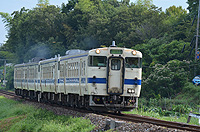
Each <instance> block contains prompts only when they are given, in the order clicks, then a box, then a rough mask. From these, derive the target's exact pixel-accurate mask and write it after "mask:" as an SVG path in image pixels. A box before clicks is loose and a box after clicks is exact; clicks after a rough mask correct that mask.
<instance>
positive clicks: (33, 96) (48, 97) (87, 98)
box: [15, 89, 138, 112]
mask: <svg viewBox="0 0 200 132" xmlns="http://www.w3.org/2000/svg"><path fill="white" fill-rule="evenodd" d="M15 94H16V95H18V96H22V97H23V98H28V99H30V100H34V101H38V102H43V103H53V104H59V105H64V106H69V107H72V108H85V109H88V110H94V111H114V112H120V111H129V110H132V109H134V108H137V104H138V98H135V97H123V96H117V95H110V96H96V95H84V96H79V95H78V94H64V93H58V94H55V93H53V92H40V91H34V90H26V89H15Z"/></svg>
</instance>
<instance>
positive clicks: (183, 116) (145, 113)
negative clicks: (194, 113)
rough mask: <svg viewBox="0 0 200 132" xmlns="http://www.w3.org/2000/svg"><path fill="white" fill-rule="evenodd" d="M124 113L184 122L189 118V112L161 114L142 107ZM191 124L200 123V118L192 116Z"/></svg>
mask: <svg viewBox="0 0 200 132" xmlns="http://www.w3.org/2000/svg"><path fill="white" fill-rule="evenodd" d="M124 113H126V114H138V115H143V116H149V117H153V118H157V119H160V120H165V121H173V122H183V123H187V119H188V114H181V115H179V116H176V115H175V116H161V115H160V114H159V113H156V112H153V111H151V112H148V111H143V110H141V109H139V110H137V109H134V110H132V111H129V112H124ZM189 124H193V125H199V122H198V119H197V118H193V117H192V118H191V120H190V123H189Z"/></svg>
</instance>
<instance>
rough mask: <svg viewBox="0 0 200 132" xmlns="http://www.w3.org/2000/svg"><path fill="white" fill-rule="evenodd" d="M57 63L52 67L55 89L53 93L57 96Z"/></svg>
mask: <svg viewBox="0 0 200 132" xmlns="http://www.w3.org/2000/svg"><path fill="white" fill-rule="evenodd" d="M57 69H58V68H57V63H55V65H54V66H53V80H54V88H55V93H56V94H57V72H58V70H57Z"/></svg>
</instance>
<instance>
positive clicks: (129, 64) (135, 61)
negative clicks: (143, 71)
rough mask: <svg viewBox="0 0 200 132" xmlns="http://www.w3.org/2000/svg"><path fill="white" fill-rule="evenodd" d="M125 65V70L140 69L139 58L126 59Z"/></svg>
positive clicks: (140, 61)
mask: <svg viewBox="0 0 200 132" xmlns="http://www.w3.org/2000/svg"><path fill="white" fill-rule="evenodd" d="M125 63H126V68H141V67H142V59H141V58H134V57H126V58H125Z"/></svg>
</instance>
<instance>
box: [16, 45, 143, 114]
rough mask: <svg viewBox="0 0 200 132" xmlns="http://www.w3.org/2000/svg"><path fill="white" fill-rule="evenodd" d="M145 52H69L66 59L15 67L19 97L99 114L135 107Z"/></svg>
mask: <svg viewBox="0 0 200 132" xmlns="http://www.w3.org/2000/svg"><path fill="white" fill-rule="evenodd" d="M141 59H142V53H141V52H139V51H136V50H132V49H127V48H119V47H105V48H98V49H92V50H89V51H83V50H69V51H67V52H66V55H65V56H62V57H60V56H55V58H51V59H47V60H41V61H38V62H29V63H23V64H17V65H15V69H14V87H15V92H16V95H19V96H22V97H26V98H30V99H34V100H37V101H39V102H40V101H42V102H51V103H60V104H62V105H68V106H72V107H85V108H88V109H93V110H99V111H107V110H111V111H126V110H131V109H133V108H136V107H137V105H138V97H139V96H140V90H141V73H142V67H141Z"/></svg>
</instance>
